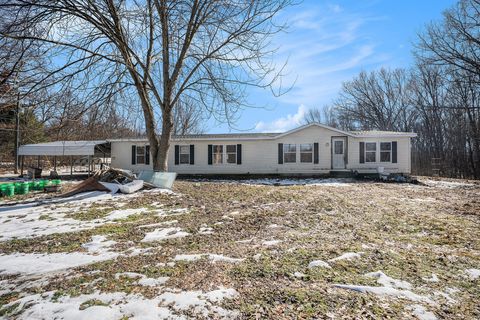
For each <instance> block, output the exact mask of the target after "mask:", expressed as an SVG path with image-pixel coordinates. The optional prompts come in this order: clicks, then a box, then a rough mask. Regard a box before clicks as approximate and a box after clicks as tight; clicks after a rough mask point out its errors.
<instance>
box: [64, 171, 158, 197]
mask: <svg viewBox="0 0 480 320" xmlns="http://www.w3.org/2000/svg"><path fill="white" fill-rule="evenodd" d="M143 188H145V189H152V188H155V186H154V185H152V184H150V183H148V182H144V181H143V180H138V179H137V178H136V176H135V175H134V174H133V173H132V172H130V171H127V170H122V169H116V168H107V169H103V170H98V171H96V172H95V173H94V174H93V176H91V177H90V178H88V179H86V180H85V181H83V182H81V183H80V184H78V185H77V186H76V187H75V188H74V189H72V190H70V191H69V192H67V193H64V194H62V196H63V197H69V196H72V195H75V194H78V193H82V192H88V191H106V192H111V193H117V192H118V191H120V192H122V193H134V192H136V191H138V190H140V189H143Z"/></svg>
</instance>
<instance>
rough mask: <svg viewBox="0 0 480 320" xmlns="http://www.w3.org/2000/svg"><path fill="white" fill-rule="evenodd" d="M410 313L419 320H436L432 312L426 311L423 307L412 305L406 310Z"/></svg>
mask: <svg viewBox="0 0 480 320" xmlns="http://www.w3.org/2000/svg"><path fill="white" fill-rule="evenodd" d="M408 309H409V310H411V311H412V314H413V315H414V316H415V317H417V318H418V319H420V320H437V317H436V316H435V314H433V312H430V311H427V309H425V307H424V306H422V305H419V304H414V305H412V306H410V307H409V308H408Z"/></svg>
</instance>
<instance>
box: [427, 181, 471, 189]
mask: <svg viewBox="0 0 480 320" xmlns="http://www.w3.org/2000/svg"><path fill="white" fill-rule="evenodd" d="M422 182H423V183H425V184H426V185H427V186H429V187H437V188H444V189H455V188H475V187H476V186H477V185H475V184H473V183H465V182H456V181H445V180H423V181H422Z"/></svg>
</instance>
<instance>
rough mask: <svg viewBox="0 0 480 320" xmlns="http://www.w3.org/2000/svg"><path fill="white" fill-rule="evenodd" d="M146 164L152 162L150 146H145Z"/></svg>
mask: <svg viewBox="0 0 480 320" xmlns="http://www.w3.org/2000/svg"><path fill="white" fill-rule="evenodd" d="M145 164H150V146H145Z"/></svg>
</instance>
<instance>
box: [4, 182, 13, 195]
mask: <svg viewBox="0 0 480 320" xmlns="http://www.w3.org/2000/svg"><path fill="white" fill-rule="evenodd" d="M14 194H15V185H14V184H12V183H10V184H8V185H7V188H6V193H5V195H6V196H7V197H13V195H14Z"/></svg>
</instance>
